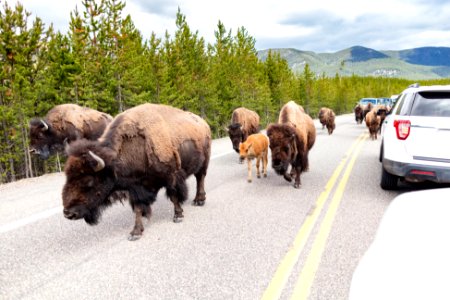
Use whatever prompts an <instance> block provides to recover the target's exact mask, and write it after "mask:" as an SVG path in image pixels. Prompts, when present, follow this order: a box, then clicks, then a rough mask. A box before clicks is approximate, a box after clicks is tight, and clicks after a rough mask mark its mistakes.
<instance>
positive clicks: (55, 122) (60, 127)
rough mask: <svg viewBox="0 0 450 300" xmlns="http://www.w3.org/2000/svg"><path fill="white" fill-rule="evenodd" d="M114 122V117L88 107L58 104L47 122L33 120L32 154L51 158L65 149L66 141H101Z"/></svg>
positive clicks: (46, 117) (31, 132) (46, 119)
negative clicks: (106, 129) (83, 139)
mask: <svg viewBox="0 0 450 300" xmlns="http://www.w3.org/2000/svg"><path fill="white" fill-rule="evenodd" d="M111 121H112V117H111V116H110V115H108V114H105V113H102V112H99V111H96V110H94V109H91V108H88V107H81V106H79V105H76V104H62V105H57V106H55V107H54V108H52V109H51V110H50V111H49V112H48V113H47V115H46V116H45V117H44V119H33V120H31V121H30V151H31V152H32V153H35V154H39V155H40V157H41V158H42V159H47V158H48V157H49V156H50V154H53V153H55V152H56V151H58V150H62V149H63V144H64V142H68V143H70V142H72V141H75V140H77V139H81V138H85V139H88V140H96V139H98V138H99V137H100V136H101V135H102V133H103V131H104V130H105V128H106V126H107V125H108V124H109V123H110V122H111Z"/></svg>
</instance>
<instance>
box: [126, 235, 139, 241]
mask: <svg viewBox="0 0 450 300" xmlns="http://www.w3.org/2000/svg"><path fill="white" fill-rule="evenodd" d="M141 237H142V234H140V235H134V234H130V235H129V236H128V240H129V241H130V242H133V241H137V240H138V239H140V238H141Z"/></svg>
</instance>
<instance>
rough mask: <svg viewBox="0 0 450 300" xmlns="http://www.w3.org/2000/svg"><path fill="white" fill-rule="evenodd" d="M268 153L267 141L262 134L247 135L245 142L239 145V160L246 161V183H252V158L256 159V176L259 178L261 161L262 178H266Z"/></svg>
mask: <svg viewBox="0 0 450 300" xmlns="http://www.w3.org/2000/svg"><path fill="white" fill-rule="evenodd" d="M268 152H269V139H268V138H267V137H266V136H265V135H264V134H262V133H255V134H252V135H249V136H248V138H247V140H245V141H244V142H243V143H240V144H239V155H240V158H241V160H244V159H247V166H248V178H247V181H248V182H252V160H253V159H254V158H256V176H257V177H258V178H261V173H260V172H259V166H260V162H261V161H262V171H263V174H264V177H267V163H268V159H267V155H268Z"/></svg>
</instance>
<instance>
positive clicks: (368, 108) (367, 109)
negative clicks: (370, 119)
mask: <svg viewBox="0 0 450 300" xmlns="http://www.w3.org/2000/svg"><path fill="white" fill-rule="evenodd" d="M373 108H374V105H373V104H372V103H371V102H369V103H367V104H366V105H364V106H363V119H364V120H365V119H366V115H367V114H368V113H369V112H370V111H371V110H372V109H373Z"/></svg>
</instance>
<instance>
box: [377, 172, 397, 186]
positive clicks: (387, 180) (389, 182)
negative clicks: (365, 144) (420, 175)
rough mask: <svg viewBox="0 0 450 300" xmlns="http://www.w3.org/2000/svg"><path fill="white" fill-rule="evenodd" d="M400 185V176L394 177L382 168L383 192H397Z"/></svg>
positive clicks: (381, 184) (381, 183)
mask: <svg viewBox="0 0 450 300" xmlns="http://www.w3.org/2000/svg"><path fill="white" fill-rule="evenodd" d="M397 184H398V176H396V175H392V174H391V173H388V172H386V170H385V169H384V168H383V167H381V182H380V186H381V188H382V189H383V190H396V189H397V187H398V186H397Z"/></svg>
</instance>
